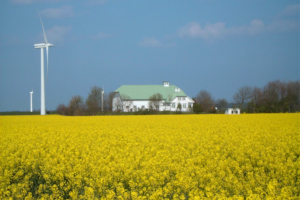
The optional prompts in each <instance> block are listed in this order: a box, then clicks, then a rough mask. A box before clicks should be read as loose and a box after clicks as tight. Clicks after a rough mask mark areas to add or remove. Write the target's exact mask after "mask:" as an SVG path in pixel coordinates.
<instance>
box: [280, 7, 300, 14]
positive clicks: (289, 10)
mask: <svg viewBox="0 0 300 200" xmlns="http://www.w3.org/2000/svg"><path fill="white" fill-rule="evenodd" d="M299 13H300V4H294V5H289V6H287V7H285V9H284V10H283V11H282V14H283V15H288V16H291V15H297V14H299Z"/></svg>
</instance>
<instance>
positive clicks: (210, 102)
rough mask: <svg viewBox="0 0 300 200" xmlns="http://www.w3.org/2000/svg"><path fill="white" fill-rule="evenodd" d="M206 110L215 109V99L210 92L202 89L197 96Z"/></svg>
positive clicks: (211, 110)
mask: <svg viewBox="0 0 300 200" xmlns="http://www.w3.org/2000/svg"><path fill="white" fill-rule="evenodd" d="M195 99H196V100H197V102H198V104H200V105H201V108H202V109H203V111H204V112H213V111H214V99H213V97H212V96H211V94H210V93H209V92H207V91H206V90H201V91H200V92H199V93H198V95H197V96H196V98H195Z"/></svg>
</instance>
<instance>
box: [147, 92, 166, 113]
mask: <svg viewBox="0 0 300 200" xmlns="http://www.w3.org/2000/svg"><path fill="white" fill-rule="evenodd" d="M162 100H163V96H162V94H160V93H156V94H153V95H152V96H150V97H149V109H150V110H157V111H159V106H160V104H161V101H162Z"/></svg>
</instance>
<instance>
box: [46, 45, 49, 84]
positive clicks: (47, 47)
mask: <svg viewBox="0 0 300 200" xmlns="http://www.w3.org/2000/svg"><path fill="white" fill-rule="evenodd" d="M48 49H49V46H48V45H46V53H47V77H46V83H47V82H48Z"/></svg>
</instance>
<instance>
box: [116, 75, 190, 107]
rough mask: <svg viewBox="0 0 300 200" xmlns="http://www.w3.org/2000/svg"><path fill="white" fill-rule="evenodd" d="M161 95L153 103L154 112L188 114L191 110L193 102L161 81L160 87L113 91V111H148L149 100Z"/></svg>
mask: <svg viewBox="0 0 300 200" xmlns="http://www.w3.org/2000/svg"><path fill="white" fill-rule="evenodd" d="M157 93H159V94H161V96H162V99H159V100H158V101H156V103H155V108H154V109H155V110H159V111H177V110H179V108H180V107H181V111H183V112H188V111H190V110H191V109H192V108H193V103H194V101H193V100H192V99H191V98H190V97H188V96H187V95H186V94H185V93H184V91H183V90H182V89H180V88H179V87H177V86H175V85H170V84H169V82H168V81H163V84H162V85H122V86H121V87H119V88H118V89H117V90H116V91H115V95H114V98H113V111H117V110H120V111H123V112H131V111H133V112H134V111H138V110H145V109H149V107H150V105H153V104H151V103H152V102H153V101H150V100H149V98H150V97H151V96H152V95H154V94H157Z"/></svg>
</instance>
